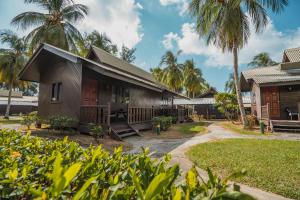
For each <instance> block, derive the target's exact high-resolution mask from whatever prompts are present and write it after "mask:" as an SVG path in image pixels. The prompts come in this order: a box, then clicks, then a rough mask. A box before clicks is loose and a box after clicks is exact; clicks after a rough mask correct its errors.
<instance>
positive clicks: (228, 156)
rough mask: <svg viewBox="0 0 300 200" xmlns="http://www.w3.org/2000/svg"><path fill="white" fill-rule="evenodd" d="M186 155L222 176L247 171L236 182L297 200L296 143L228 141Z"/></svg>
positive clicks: (299, 154) (299, 147) (299, 159)
mask: <svg viewBox="0 0 300 200" xmlns="http://www.w3.org/2000/svg"><path fill="white" fill-rule="evenodd" d="M187 155H188V157H189V158H190V159H191V160H192V161H193V162H195V163H196V165H197V166H199V167H200V168H206V167H210V168H211V169H213V170H214V171H216V172H217V173H219V174H220V175H221V176H227V175H230V174H231V173H233V172H236V171H240V170H242V169H246V170H247V174H246V175H245V176H244V177H241V178H237V179H236V180H235V181H237V182H240V183H245V184H247V185H249V186H253V187H257V188H261V189H263V190H266V191H270V192H273V193H277V194H280V195H283V196H285V197H289V198H294V199H300V142H299V141H283V140H258V139H228V140H221V141H216V142H210V143H204V144H200V145H197V146H195V147H193V148H192V149H190V150H189V151H188V152H187Z"/></svg>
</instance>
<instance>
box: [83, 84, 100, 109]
mask: <svg viewBox="0 0 300 200" xmlns="http://www.w3.org/2000/svg"><path fill="white" fill-rule="evenodd" d="M97 90H98V81H97V80H94V79H83V80H82V99H81V104H82V105H85V106H95V105H97V104H98V92H97Z"/></svg>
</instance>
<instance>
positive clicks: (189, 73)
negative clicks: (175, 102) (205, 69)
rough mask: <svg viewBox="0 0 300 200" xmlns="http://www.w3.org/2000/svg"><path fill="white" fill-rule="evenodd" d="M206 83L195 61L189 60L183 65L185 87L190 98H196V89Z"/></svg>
mask: <svg viewBox="0 0 300 200" xmlns="http://www.w3.org/2000/svg"><path fill="white" fill-rule="evenodd" d="M202 82H204V79H203V78H202V72H201V70H200V69H199V68H197V67H196V65H195V62H194V61H193V60H187V61H185V63H184V64H183V85H184V87H185V89H186V91H187V96H188V97H193V98H194V97H195V92H196V89H197V87H198V86H199V85H201V83H202Z"/></svg>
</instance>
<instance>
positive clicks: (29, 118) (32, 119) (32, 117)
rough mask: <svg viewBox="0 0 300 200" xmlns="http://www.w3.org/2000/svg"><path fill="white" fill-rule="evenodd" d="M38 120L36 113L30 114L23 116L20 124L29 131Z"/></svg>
mask: <svg viewBox="0 0 300 200" xmlns="http://www.w3.org/2000/svg"><path fill="white" fill-rule="evenodd" d="M38 119H39V117H38V113H37V111H34V112H31V113H29V114H28V115H25V116H23V120H22V122H21V124H22V125H25V126H26V127H27V129H28V130H29V129H30V126H31V125H32V124H33V123H36V122H37V120H38Z"/></svg>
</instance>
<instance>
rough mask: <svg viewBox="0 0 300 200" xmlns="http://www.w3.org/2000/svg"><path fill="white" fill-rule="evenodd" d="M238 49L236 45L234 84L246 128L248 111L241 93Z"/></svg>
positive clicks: (234, 49)
mask: <svg viewBox="0 0 300 200" xmlns="http://www.w3.org/2000/svg"><path fill="white" fill-rule="evenodd" d="M238 67H239V66H238V50H237V47H236V45H234V47H233V74H234V84H235V89H236V96H237V101H238V104H239V110H240V114H241V120H242V123H243V125H244V128H245V127H246V126H247V119H246V112H245V108H244V104H243V98H242V93H241V86H240V81H239V74H238V73H239V72H238Z"/></svg>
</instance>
